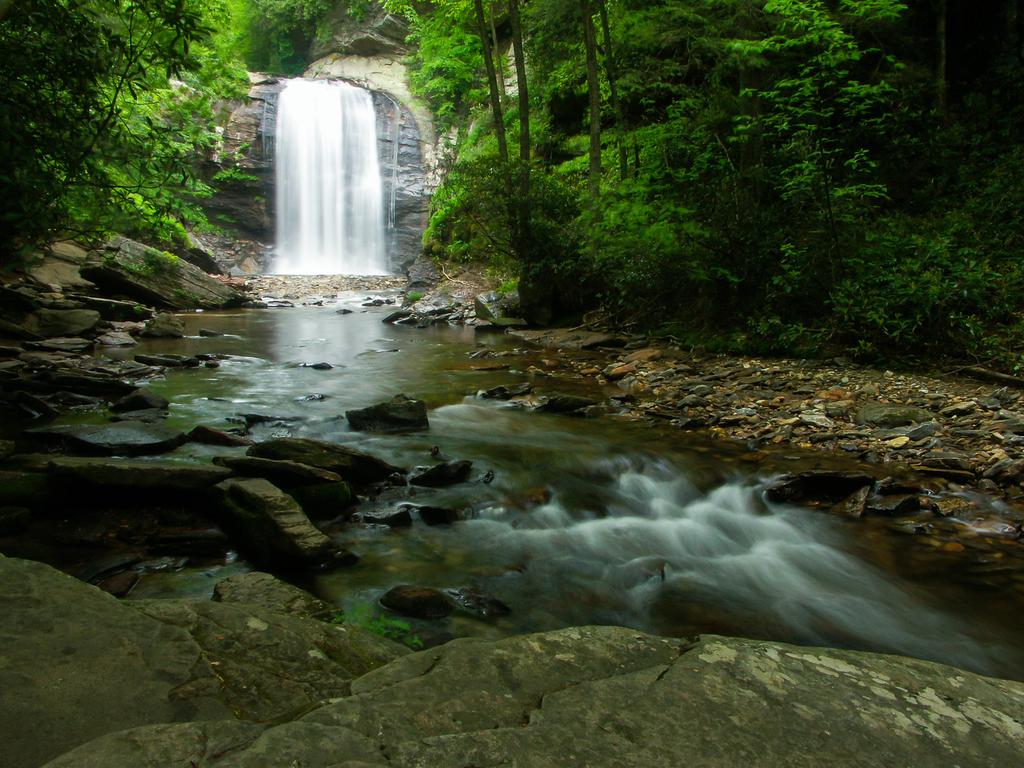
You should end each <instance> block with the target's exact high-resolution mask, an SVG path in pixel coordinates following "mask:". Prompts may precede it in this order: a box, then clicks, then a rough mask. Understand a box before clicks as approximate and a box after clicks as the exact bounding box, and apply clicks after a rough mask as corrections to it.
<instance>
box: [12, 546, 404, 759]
mask: <svg viewBox="0 0 1024 768" xmlns="http://www.w3.org/2000/svg"><path fill="white" fill-rule="evenodd" d="M407 653H408V651H407V650H406V649H405V648H403V647H402V646H401V645H398V644H397V643H393V642H391V641H390V640H386V639H384V638H381V637H378V636H376V635H373V634H370V633H369V632H366V631H364V630H362V629H359V628H357V627H348V626H339V625H333V624H327V623H324V622H321V621H315V620H312V619H306V618H300V617H297V616H290V615H286V614H285V613H283V612H279V611H276V610H272V609H269V608H265V607H261V606H257V605H249V604H243V603H231V604H226V603H214V602H207V601H189V600H152V601H140V602H131V601H124V602H122V601H118V600H116V599H115V598H113V597H111V596H110V595H107V594H105V593H103V592H101V591H100V590H98V589H96V588H95V587H91V586H88V585H86V584H84V583H82V582H80V581H78V580H77V579H74V578H72V577H70V576H67V575H65V574H63V573H60V572H59V571H56V570H54V569H52V568H50V567H49V566H46V565H43V564H42V563H36V562H32V561H28V560H18V559H14V558H3V557H2V556H0V724H2V725H0V729H2V733H3V748H2V753H0V754H2V758H0V764H2V765H3V766H4V768H35V766H38V765H41V764H43V763H45V762H46V761H47V760H50V759H52V758H54V757H55V756H57V755H59V754H61V753H64V752H67V751H68V750H71V749H73V748H75V747H76V746H78V745H80V744H83V743H85V742H88V741H90V740H92V739H95V738H97V737H100V736H102V735H103V734H108V733H112V732H115V731H121V730H124V729H126V728H134V727H137V726H142V725H148V724H157V723H165V724H166V723H183V722H188V723H189V725H187V726H186V728H185V731H184V732H183V734H186V735H182V734H177V732H176V731H174V729H173V728H171V729H170V730H166V728H167V727H166V726H164V729H165V730H161V729H160V728H158V729H157V732H159V733H176V735H175V741H177V740H178V739H181V740H183V743H188V741H187V739H188V736H187V734H189V733H191V734H200V733H201V734H204V743H206V744H207V745H208V746H209V747H210V748H211V752H216V751H223V750H215V749H213V748H214V746H216V745H227V744H235V745H236V746H239V747H244V746H247V745H250V744H251V743H252V742H253V740H254V739H256V738H257V737H259V736H260V734H261V733H262V732H263V730H264V727H263V726H255V725H249V724H243V723H238V722H236V721H235V718H236V717H237V718H242V719H245V720H259V721H282V720H283V721H287V720H290V719H292V718H294V717H296V716H298V714H301V713H303V712H306V711H308V710H309V709H310V708H311V707H314V706H315V705H317V704H318V703H320V702H321V701H323V700H326V699H331V698H334V697H339V696H346V695H348V694H349V690H350V681H351V680H352V679H353V678H356V677H359V676H361V675H364V674H365V673H366V672H367V671H369V670H371V669H373V668H375V667H378V666H380V665H382V664H384V663H386V662H388V661H391V660H392V659H395V658H398V657H400V656H402V655H405V654H407ZM208 721H209V722H208ZM222 737H223V738H222ZM269 738H270V740H271V743H274V740H273V737H269ZM139 747H140V749H143V750H144V751H146V752H147V754H149V755H150V756H151V758H147V759H146V760H143V759H140V760H138V761H137V762H131V763H130V764H131V765H133V766H136V767H137V766H142V765H160V766H164V765H166V766H172V765H173V766H177V765H181V766H183V768H184V767H186V766H188V765H189V762H188V761H187V760H186V761H185V762H183V763H179V762H174V761H173V760H171V759H170V758H167V759H164V757H162V756H161V755H164V754H172V753H173V752H174V750H176V749H178V745H161V743H160V741H159V740H154V741H152V742H147V743H145V744H140V745H139ZM164 747H166V748H167V750H169V751H167V752H161V750H162V749H164ZM153 750H155V751H153ZM149 759H152V762H147V760H149ZM71 764H74V765H94V764H97V765H98V763H94V762H89V760H84V761H83V762H81V763H71ZM254 764H259V763H254ZM276 764H278V763H276V762H274V761H272V762H270V763H264V765H276ZM280 764H282V765H291V764H292V763H291V760H290V759H289V760H288V761H285V762H284V763H280Z"/></svg>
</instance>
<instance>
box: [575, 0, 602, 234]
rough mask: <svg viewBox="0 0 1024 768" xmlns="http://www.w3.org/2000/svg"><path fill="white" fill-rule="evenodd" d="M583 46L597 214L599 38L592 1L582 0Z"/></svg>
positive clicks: (592, 198) (592, 187)
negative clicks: (588, 97) (585, 59)
mask: <svg viewBox="0 0 1024 768" xmlns="http://www.w3.org/2000/svg"><path fill="white" fill-rule="evenodd" d="M580 14H581V15H582V16H583V45H584V46H585V48H586V51H587V92H588V94H589V96H590V202H591V206H592V208H593V213H594V214H595V215H596V214H597V209H598V201H599V199H600V196H601V86H600V84H599V82H598V75H597V36H596V34H595V33H594V15H593V10H592V9H591V5H590V0H580Z"/></svg>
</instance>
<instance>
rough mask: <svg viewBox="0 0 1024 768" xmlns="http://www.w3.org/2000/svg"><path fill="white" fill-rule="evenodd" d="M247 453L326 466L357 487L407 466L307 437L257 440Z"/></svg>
mask: <svg viewBox="0 0 1024 768" xmlns="http://www.w3.org/2000/svg"><path fill="white" fill-rule="evenodd" d="M247 455H249V456H256V457H259V458H266V459H277V460H284V461H294V462H297V463H299V464H306V465H309V466H311V467H319V468H320V469H326V470H327V471H328V472H334V473H335V474H338V475H340V476H341V477H342V478H344V479H345V480H346V481H348V482H349V483H351V484H352V485H354V486H356V487H360V486H366V485H369V484H371V483H376V482H381V481H384V480H387V479H388V478H389V477H391V476H392V475H394V474H395V473H399V474H402V473H404V471H405V470H403V469H401V468H400V467H396V466H393V465H391V464H389V463H388V462H386V461H384V460H382V459H378V458H376V457H375V456H371V455H370V454H368V453H363V452H362V451H358V450H356V449H354V448H349V447H347V446H344V445H339V444H338V443H328V442H324V441H322V440H311V439H307V438H297V437H284V438H278V439H275V440H266V441H264V442H262V443H256V444H255V445H254V446H252V447H251V448H250V449H249V450H248V451H247Z"/></svg>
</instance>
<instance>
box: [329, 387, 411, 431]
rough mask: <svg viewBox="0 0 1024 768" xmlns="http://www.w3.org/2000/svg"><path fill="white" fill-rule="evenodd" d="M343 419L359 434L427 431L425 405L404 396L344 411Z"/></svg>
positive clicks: (396, 396)
mask: <svg viewBox="0 0 1024 768" xmlns="http://www.w3.org/2000/svg"><path fill="white" fill-rule="evenodd" d="M345 418H346V419H348V423H349V424H350V425H351V426H352V429H355V430H358V431H360V432H415V431H419V430H423V429H427V428H428V427H429V426H430V424H429V422H428V421H427V405H426V403H424V402H423V401H422V400H414V399H412V398H410V397H406V396H405V395H395V396H394V397H393V398H391V399H390V400H388V401H386V402H383V403H377V404H376V405H371V406H370V407H368V408H358V409H355V410H351V411H345Z"/></svg>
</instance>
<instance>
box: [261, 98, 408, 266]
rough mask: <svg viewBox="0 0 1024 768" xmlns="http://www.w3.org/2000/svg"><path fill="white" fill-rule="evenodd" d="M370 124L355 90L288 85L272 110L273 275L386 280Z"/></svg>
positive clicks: (368, 109)
mask: <svg viewBox="0 0 1024 768" xmlns="http://www.w3.org/2000/svg"><path fill="white" fill-rule="evenodd" d="M376 123H377V121H376V113H375V112H374V108H373V99H372V98H371V96H370V93H369V92H368V91H365V90H363V89H362V88H356V87H355V86H352V85H348V84H346V83H341V82H335V81H327V80H301V79H300V80H290V81H288V83H287V85H286V86H285V89H284V90H283V91H282V92H281V95H280V97H279V99H278V104H277V125H276V133H277V136H276V148H275V158H276V167H275V176H276V185H277V198H276V204H277V254H276V258H275V261H274V271H275V272H277V273H279V274H289V275H336V274H349V275H380V274H387V272H388V269H387V258H386V254H385V247H384V193H383V187H382V184H381V176H380V165H379V162H378V158H377V124H376Z"/></svg>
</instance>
